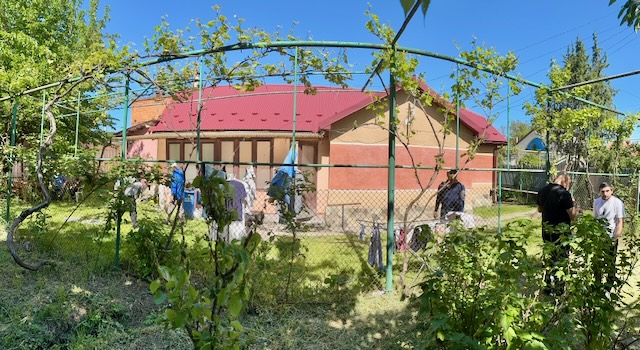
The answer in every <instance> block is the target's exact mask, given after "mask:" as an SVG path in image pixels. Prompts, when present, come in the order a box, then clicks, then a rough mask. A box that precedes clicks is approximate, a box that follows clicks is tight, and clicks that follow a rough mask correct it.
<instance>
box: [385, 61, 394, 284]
mask: <svg viewBox="0 0 640 350" xmlns="http://www.w3.org/2000/svg"><path fill="white" fill-rule="evenodd" d="M392 55H393V56H392V57H391V67H390V69H389V169H388V174H389V177H388V186H387V281H386V282H387V283H386V293H387V294H389V293H391V291H392V288H393V249H394V248H395V236H394V228H395V223H394V220H395V216H394V210H395V185H396V184H395V177H396V169H395V166H396V80H395V77H394V76H393V71H394V68H395V50H394V52H393V54H392Z"/></svg>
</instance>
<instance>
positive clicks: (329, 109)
mask: <svg viewBox="0 0 640 350" xmlns="http://www.w3.org/2000/svg"><path fill="white" fill-rule="evenodd" d="M316 89H317V93H316V94H315V95H309V94H304V93H303V91H304V87H299V88H298V91H299V93H298V98H297V101H296V103H297V108H296V110H297V115H296V131H309V132H319V131H320V127H319V125H320V123H321V122H322V121H324V120H326V119H333V118H335V117H336V116H337V117H338V118H337V119H336V120H339V119H342V118H343V117H345V116H347V115H348V114H344V113H340V112H342V111H344V110H347V109H349V107H351V106H354V105H361V106H363V107H364V106H366V105H368V104H370V103H371V102H373V99H372V97H371V96H370V95H369V94H367V93H365V92H361V91H360V90H358V89H343V88H339V87H316ZM202 95H203V100H204V102H203V108H202V114H201V122H200V130H202V131H227V130H252V131H291V130H292V125H293V85H261V86H259V87H257V88H256V89H255V90H254V91H246V92H243V91H239V90H237V89H235V88H233V87H232V86H218V87H215V88H212V87H210V88H205V89H203V93H202ZM197 101H198V92H197V91H196V92H194V93H193V94H192V95H191V97H190V98H189V101H187V102H184V103H180V102H174V103H172V104H170V105H169V106H167V108H166V109H165V111H164V112H163V113H162V117H161V118H160V122H159V123H158V125H156V126H155V127H153V128H152V129H151V131H152V132H158V131H187V130H195V129H196V125H197V110H198V102H197Z"/></svg>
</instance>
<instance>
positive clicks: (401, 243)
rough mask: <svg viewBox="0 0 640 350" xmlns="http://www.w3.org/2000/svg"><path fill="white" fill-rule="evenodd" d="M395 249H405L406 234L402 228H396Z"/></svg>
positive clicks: (401, 250) (400, 250)
mask: <svg viewBox="0 0 640 350" xmlns="http://www.w3.org/2000/svg"><path fill="white" fill-rule="evenodd" d="M395 237H396V251H399V252H404V251H405V250H406V249H407V234H406V232H405V231H404V229H403V228H400V229H398V230H397V234H396V236H395Z"/></svg>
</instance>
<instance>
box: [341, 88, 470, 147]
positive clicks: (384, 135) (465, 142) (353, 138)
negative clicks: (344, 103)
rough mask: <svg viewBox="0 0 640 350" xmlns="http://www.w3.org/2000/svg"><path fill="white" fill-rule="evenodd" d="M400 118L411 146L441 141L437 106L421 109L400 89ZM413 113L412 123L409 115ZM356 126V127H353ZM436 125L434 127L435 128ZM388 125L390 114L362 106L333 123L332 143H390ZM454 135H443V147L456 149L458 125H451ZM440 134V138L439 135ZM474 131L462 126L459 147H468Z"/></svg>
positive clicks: (403, 134) (400, 129)
mask: <svg viewBox="0 0 640 350" xmlns="http://www.w3.org/2000/svg"><path fill="white" fill-rule="evenodd" d="M397 104H398V107H397V117H398V120H399V123H398V126H397V132H398V134H399V135H400V136H401V138H402V140H403V141H404V142H406V143H407V144H409V145H415V146H430V147H438V145H439V143H438V139H440V140H441V141H442V139H443V137H442V130H443V127H442V125H443V123H444V116H443V114H442V112H441V111H439V110H438V108H437V107H435V106H425V109H424V110H423V109H422V108H419V107H418V106H417V105H416V104H415V103H414V99H413V98H412V97H410V96H409V95H407V94H406V93H404V92H402V91H400V92H399V93H398V95H397ZM411 114H413V118H410V122H407V117H408V116H409V115H411ZM354 126H357V128H355V129H354ZM380 126H382V127H380ZM432 126H433V127H432ZM388 127H389V113H388V111H387V112H385V114H384V117H379V118H377V119H376V118H375V116H374V113H373V111H371V110H368V109H362V110H360V111H358V112H356V113H354V114H353V115H351V116H349V117H347V118H344V119H342V120H340V121H338V122H336V123H334V124H333V126H332V128H331V142H332V143H367V144H387V143H388V142H389V141H388V135H389V134H388V131H387V129H388ZM451 131H452V132H453V133H452V134H449V135H448V136H447V137H446V138H444V147H445V148H449V149H455V148H456V134H455V133H456V125H455V123H452V125H451ZM436 135H437V138H436ZM474 138H475V135H474V133H473V131H471V130H469V129H468V128H467V127H465V126H464V125H462V124H461V125H460V142H459V144H458V147H459V149H462V150H466V149H467V148H468V146H469V141H470V140H472V139H474Z"/></svg>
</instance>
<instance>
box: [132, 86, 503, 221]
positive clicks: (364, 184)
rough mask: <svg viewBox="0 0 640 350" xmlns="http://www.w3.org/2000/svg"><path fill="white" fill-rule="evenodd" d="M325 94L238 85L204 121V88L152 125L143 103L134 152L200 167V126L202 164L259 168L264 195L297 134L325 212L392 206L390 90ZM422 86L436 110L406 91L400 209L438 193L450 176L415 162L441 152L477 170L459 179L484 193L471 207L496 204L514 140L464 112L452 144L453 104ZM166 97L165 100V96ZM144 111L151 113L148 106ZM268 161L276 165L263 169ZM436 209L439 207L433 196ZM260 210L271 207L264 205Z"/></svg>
mask: <svg viewBox="0 0 640 350" xmlns="http://www.w3.org/2000/svg"><path fill="white" fill-rule="evenodd" d="M315 89H316V90H315V93H313V94H305V93H304V92H303V91H304V87H300V88H299V89H298V93H297V95H296V96H295V98H294V87H293V86H292V85H286V84H282V85H280V84H265V85H261V86H258V87H256V88H255V90H253V91H243V90H241V89H238V88H236V87H234V86H216V87H208V88H204V89H203V90H202V98H201V99H200V100H201V101H202V111H201V114H200V120H199V121H198V100H199V96H198V95H199V92H198V90H197V89H194V90H195V91H194V92H193V93H192V94H191V95H190V96H189V97H188V98H187V99H186V101H185V102H180V101H172V102H168V103H165V104H164V107H163V108H161V109H154V113H155V114H154V113H152V114H153V118H149V119H150V120H145V118H144V117H140V116H139V115H140V113H137V111H136V108H137V106H136V104H135V103H134V104H133V106H132V116H138V117H137V121H138V124H137V125H133V126H132V128H131V133H128V135H127V140H129V142H128V147H129V150H128V152H129V155H130V156H135V155H145V156H148V157H150V158H153V159H157V160H167V161H188V160H191V161H195V160H196V158H197V156H196V151H195V148H196V145H197V139H198V134H197V132H196V130H197V129H198V123H199V124H200V134H199V142H200V149H199V152H200V158H201V160H202V161H204V162H222V163H225V164H226V170H227V172H231V173H233V174H234V175H235V176H236V178H242V176H244V169H245V168H246V166H247V165H246V164H242V163H258V165H257V166H255V169H256V176H257V179H256V183H257V185H258V190H259V199H260V190H262V192H264V191H265V190H266V182H268V181H270V180H271V178H272V176H273V174H274V172H275V171H276V170H277V167H278V163H282V161H283V159H284V158H285V156H286V154H287V152H288V151H289V148H290V146H291V142H292V136H293V134H294V133H295V140H296V142H297V143H298V150H299V156H298V163H299V164H301V166H300V168H301V169H302V170H305V171H306V170H310V171H311V173H312V180H313V181H314V182H315V183H316V186H317V192H316V194H315V196H314V198H313V199H312V200H311V201H312V203H309V204H310V206H311V207H312V208H313V209H314V210H315V211H316V213H317V214H322V213H324V212H325V210H326V209H327V208H329V207H332V206H342V208H344V205H352V204H353V203H357V205H358V206H360V207H366V206H368V204H367V203H376V206H380V205H381V204H385V203H386V199H387V198H386V196H387V195H386V189H387V171H388V170H387V169H386V168H385V166H386V165H387V164H388V158H389V152H388V139H389V133H388V101H387V99H386V92H384V91H374V92H363V91H361V90H359V89H345V88H340V87H329V86H319V87H315ZM421 89H422V91H423V92H424V93H428V94H430V95H431V96H432V97H433V103H432V105H431V106H422V105H421V104H420V103H419V101H418V99H417V98H416V97H414V96H411V95H410V94H408V93H406V92H405V91H404V90H402V89H398V90H397V95H396V101H397V109H396V110H397V116H398V119H399V124H398V126H397V131H398V134H399V135H400V138H401V139H402V142H397V143H396V152H395V153H396V166H398V167H399V168H398V169H396V180H395V189H396V193H397V194H396V207H399V206H402V205H405V204H407V203H408V202H410V201H411V199H412V198H413V197H414V196H413V194H415V193H417V192H419V189H420V186H421V185H422V186H426V185H427V184H429V183H431V185H430V188H432V189H433V190H434V191H435V189H436V188H437V186H438V184H439V183H440V182H441V181H443V180H444V179H445V178H446V175H445V172H444V171H443V172H441V173H440V174H437V176H435V177H434V178H433V179H432V177H433V175H434V171H433V170H420V171H418V176H416V172H415V171H414V170H413V169H410V168H409V167H410V166H411V165H412V160H413V163H414V164H416V165H419V166H424V167H433V166H435V165H436V164H435V159H436V158H435V156H436V155H437V154H439V153H440V152H441V149H442V152H443V153H444V157H443V159H444V164H443V165H442V166H444V167H445V168H454V167H456V165H459V166H460V167H463V165H464V168H466V169H474V170H462V171H461V172H460V173H459V176H458V179H459V180H460V181H461V182H462V183H463V184H465V186H466V187H467V189H468V193H469V191H471V193H478V194H479V195H478V196H475V195H474V196H469V194H468V195H467V198H468V199H467V202H473V203H469V206H470V207H471V206H473V205H477V204H480V203H485V204H488V203H490V201H491V197H490V191H491V190H492V189H493V188H494V186H495V183H496V179H495V176H494V173H493V172H492V171H491V170H487V169H490V168H494V167H495V166H496V159H497V149H498V148H499V147H500V146H502V145H504V144H506V139H505V137H504V136H503V135H502V134H500V132H498V130H496V128H495V127H493V126H492V125H490V124H488V123H487V120H486V118H484V117H483V116H481V115H479V114H477V113H474V112H472V111H470V110H467V109H461V111H460V132H459V137H457V136H456V134H455V132H456V126H455V125H452V129H451V130H453V134H449V135H448V136H447V137H446V138H444V140H443V139H442V130H443V125H444V123H445V122H446V121H445V120H446V119H445V116H444V112H443V107H446V108H448V109H449V112H447V113H452V111H453V114H455V108H454V107H453V106H452V105H451V104H450V103H449V102H448V101H445V100H444V99H443V98H442V97H441V96H439V95H438V94H437V93H435V91H433V90H432V89H431V88H429V87H428V86H427V85H425V84H422V85H421ZM378 99H382V101H383V106H385V107H384V108H385V109H384V112H385V117H382V118H381V117H376V114H375V113H374V111H373V110H372V109H371V107H372V106H373V104H374V102H375V101H376V100H378ZM156 100H157V101H160V99H158V97H156ZM163 102H166V101H164V100H163ZM141 106H145V108H147V111H148V110H149V103H148V102H146V103H145V104H142V105H141ZM294 111H295V113H294ZM454 124H455V123H454ZM436 135H437V137H436ZM478 139H480V140H481V142H480V145H479V147H478V149H477V152H476V153H475V155H474V156H473V157H472V159H468V154H467V148H468V147H469V145H470V144H471V143H473V142H474V141H475V140H478ZM403 143H404V144H403ZM405 145H406V147H405ZM132 151H133V153H132ZM456 159H457V160H458V161H457V162H456ZM265 163H273V164H274V165H271V166H267V165H260V164H265ZM305 164H306V165H309V164H317V165H319V166H317V167H310V166H305ZM195 176H196V170H195V167H194V166H190V167H188V168H187V172H186V177H187V181H189V179H193V178H194V177H195ZM430 180H431V181H430ZM262 196H263V197H264V193H263V194H262ZM257 202H260V201H259V200H258V201H257ZM430 203H431V205H433V200H431V201H430ZM424 204H427V202H426V199H425V202H424ZM353 205H356V204H353ZM256 206H257V207H258V206H260V208H262V204H256Z"/></svg>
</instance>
